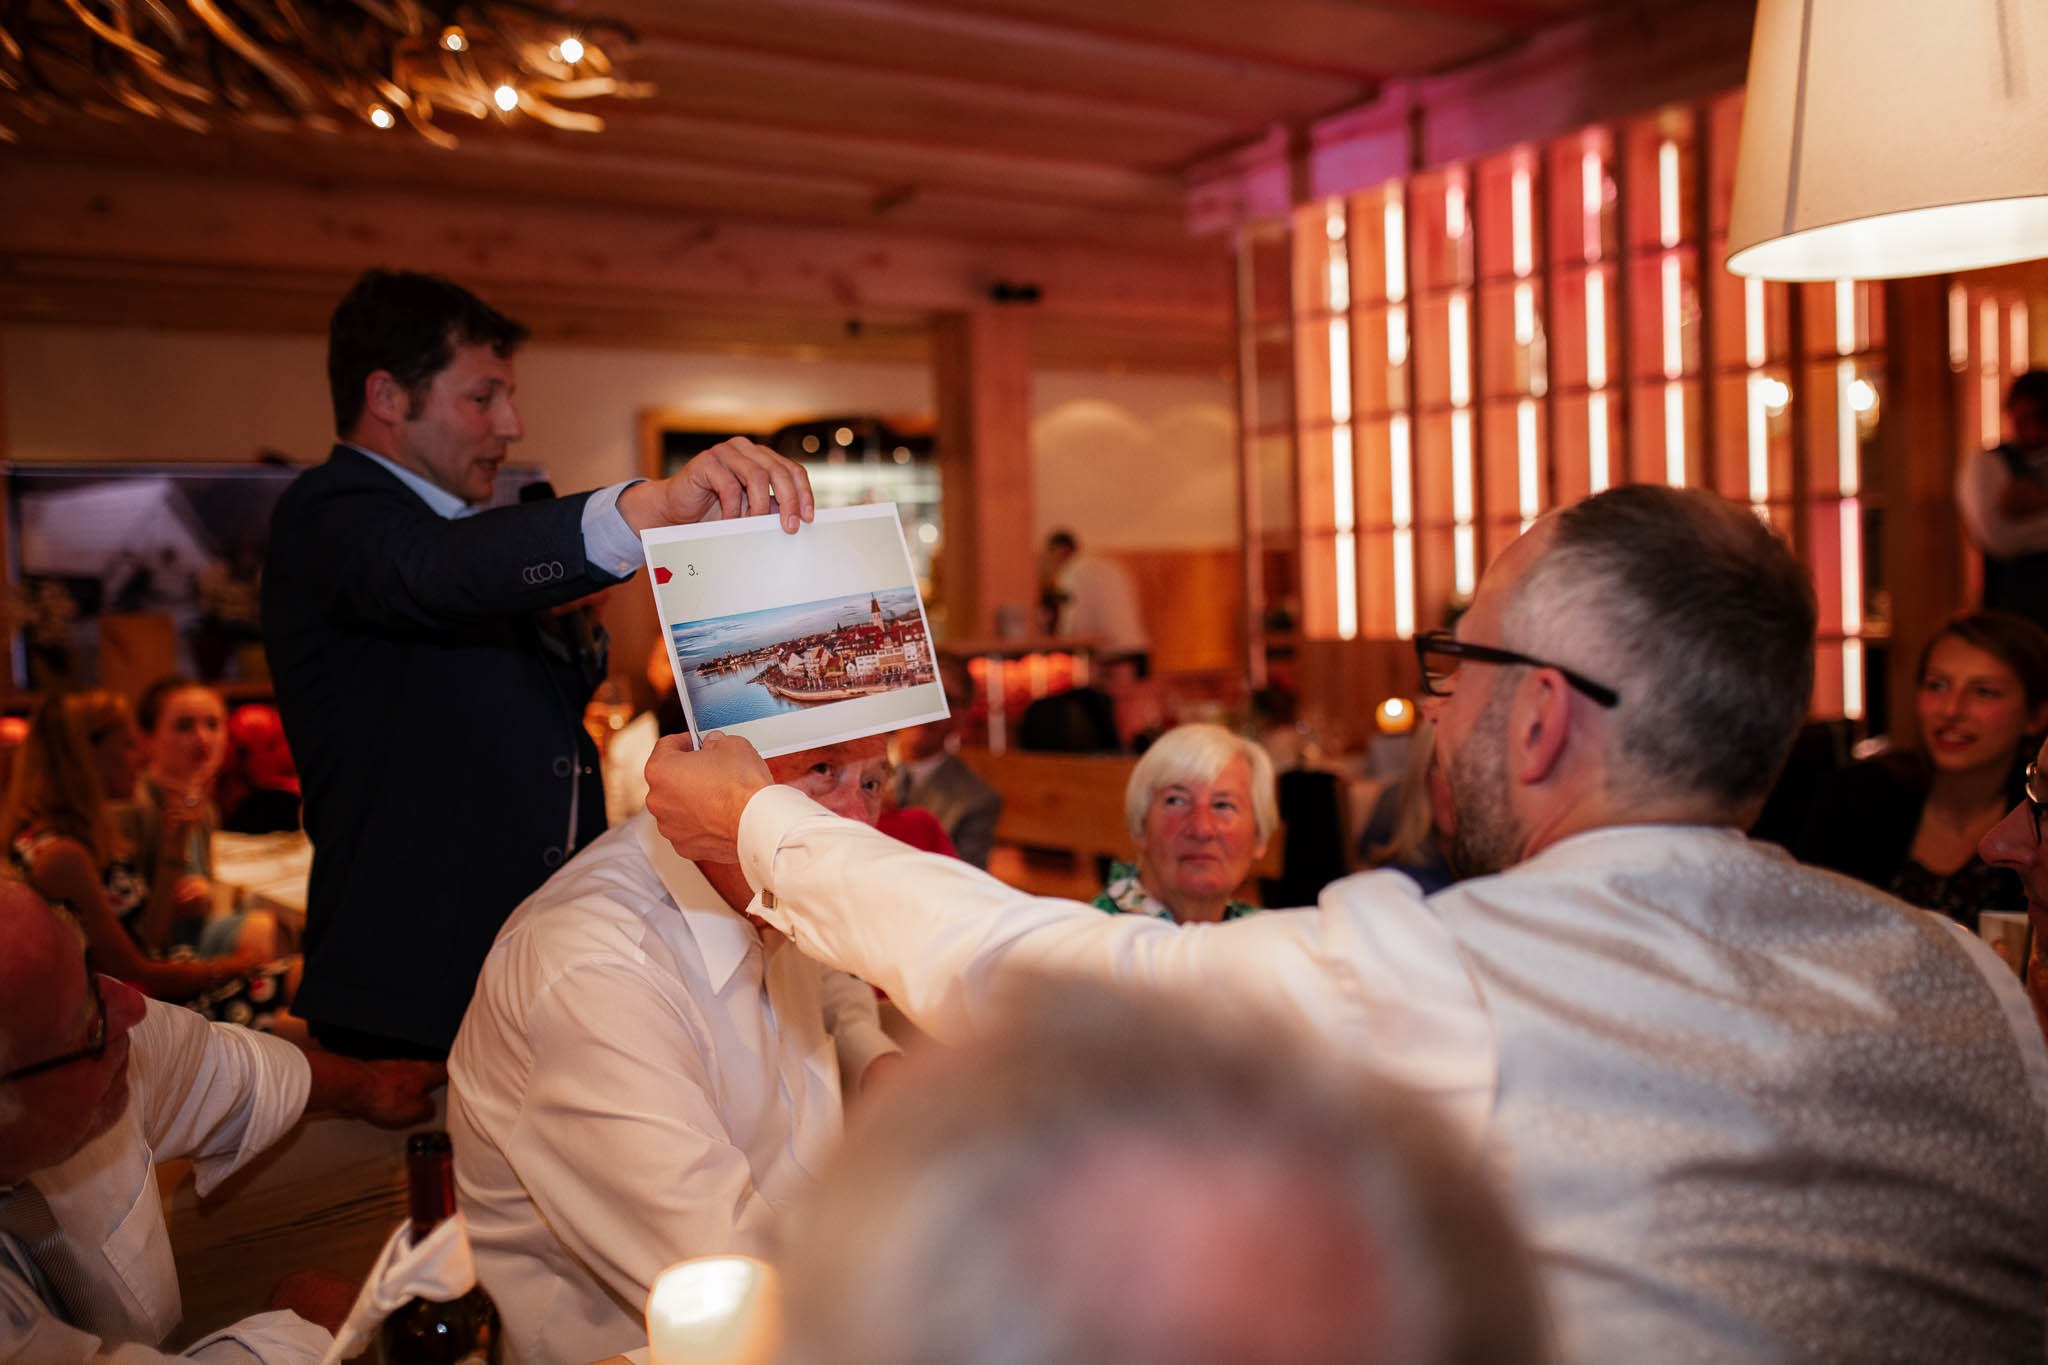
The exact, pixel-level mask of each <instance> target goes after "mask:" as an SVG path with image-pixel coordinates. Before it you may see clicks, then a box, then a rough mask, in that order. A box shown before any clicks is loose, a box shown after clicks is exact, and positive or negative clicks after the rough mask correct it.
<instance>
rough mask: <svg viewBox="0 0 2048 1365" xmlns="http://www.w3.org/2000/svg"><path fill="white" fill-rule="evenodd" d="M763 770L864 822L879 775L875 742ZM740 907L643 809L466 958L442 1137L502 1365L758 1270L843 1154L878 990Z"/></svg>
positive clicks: (559, 1352)
mask: <svg viewBox="0 0 2048 1365" xmlns="http://www.w3.org/2000/svg"><path fill="white" fill-rule="evenodd" d="M769 770H770V771H771V772H772V773H773V774H774V775H775V778H776V780H778V781H782V782H786V783H788V784H789V785H790V786H791V787H793V788H794V789H796V790H798V791H801V792H804V793H805V794H806V795H808V796H810V797H812V798H814V799H816V800H817V801H818V802H820V803H821V804H823V805H824V806H825V808H826V809H828V810H831V811H834V812H835V813H838V814H841V815H844V816H847V817H849V818H851V819H854V820H859V821H861V822H863V823H867V824H872V823H873V821H874V819H875V816H876V813H877V811H878V810H879V807H880V801H881V795H882V791H883V787H884V784H885V782H886V776H887V760H886V758H885V756H884V749H883V743H882V740H881V739H880V738H873V739H864V740H854V741H850V742H848V743H844V744H837V745H832V746H829V747H827V748H823V749H812V750H807V751H805V752H802V753H795V754H786V755H784V756H782V757H780V758H777V759H774V760H772V761H771V763H770V765H769ZM751 896H752V893H751V892H750V891H749V890H748V889H747V883H746V878H745V877H744V876H743V875H741V873H740V870H739V868H737V867H735V866H733V865H732V864H730V863H725V864H718V863H695V864H693V863H691V862H688V861H686V860H685V859H683V858H680V857H678V856H677V855H676V853H675V850H673V849H672V848H670V847H669V846H668V844H667V843H665V842H664V841H663V840H662V838H661V836H660V835H659V834H658V833H656V831H655V828H654V822H653V820H652V819H650V818H649V817H648V816H647V815H645V814H644V813H643V814H640V815H636V816H634V817H633V818H632V819H630V820H628V821H626V822H625V823H624V824H622V825H619V826H617V827H616V828H614V829H612V830H611V831H609V832H608V833H606V834H605V835H604V836H603V837H602V838H600V839H598V840H596V841H595V842H593V843H592V844H591V845H590V846H589V848H587V849H585V850H584V851H583V852H582V853H580V854H578V855H577V857H576V858H575V859H574V860H572V861H571V862H569V863H568V864H567V865H565V866H564V867H563V868H562V869H561V871H559V872H557V873H556V874H555V875H554V876H553V877H551V878H549V879H548V881H547V882H546V883H545V884H543V885H542V886H541V888H540V890H538V891H536V892H535V893H534V894H533V895H532V896H530V897H528V898H527V900H526V902H525V903H524V904H522V905H521V906H520V907H519V908H518V909H517V910H516V911H514V912H513V915H512V918H511V919H510V920H508V921H507V922H506V924H505V928H504V930H503V931H502V932H501V933H500V934H499V935H498V941H497V942H496V943H495V944H494V945H493V946H492V948H491V952H490V956H489V957H487V958H486V959H485V961H484V969H483V975H482V977H481V978H480V979H479V980H478V982H477V988H476V996H475V998H474V1000H472V1001H471V1003H470V1007H469V1012H468V1014H467V1015H466V1016H465V1017H464V1018H463V1021H462V1029H461V1032H460V1033H459V1034H458V1035H457V1036H456V1040H455V1050H454V1052H453V1053H452V1054H451V1055H450V1057H449V1062H448V1071H449V1077H450V1083H449V1101H448V1127H449V1131H450V1133H451V1135H452V1136H453V1138H454V1142H455V1178H456V1189H457V1197H458V1200H459V1202H460V1204H461V1207H462V1211H463V1213H464V1215H465V1217H466V1219H467V1221H468V1224H469V1235H470V1242H471V1244H472V1246H473V1247H474V1248H475V1251H476V1262H477V1276H478V1278H479V1279H480V1280H481V1281H482V1282H483V1285H484V1287H485V1288H486V1289H488V1290H489V1291H490V1293H491V1296H492V1297H493V1298H495V1299H496V1300H497V1302H498V1308H499V1310H500V1312H502V1313H503V1314H504V1319H505V1347H506V1359H507V1360H508V1361H512V1362H517V1365H540V1363H542V1362H545V1363H546V1365H583V1363H584V1362H587V1361H592V1360H598V1359H602V1358H603V1357H605V1356H609V1355H613V1354H616V1353H618V1352H620V1351H624V1350H627V1349H629V1348H631V1347H634V1346H638V1345H642V1344H644V1342H645V1340H646V1336H645V1328H644V1325H643V1324H644V1320H643V1316H642V1314H643V1310H644V1308H645V1305H646V1301H647V1291H648V1288H649V1286H650V1285H652V1283H653V1281H654V1277H655V1276H656V1275H657V1274H659V1273H660V1272H661V1271H662V1270H663V1269H664V1268H665V1267H667V1266H668V1265H669V1264H671V1263H672V1262H675V1261H679V1260H683V1259H685V1258H686V1257H691V1256H703V1255H709V1254H712V1253H715V1252H728V1251H730V1252H740V1253H744V1254H750V1255H771V1254H772V1253H773V1250H774V1245H775V1231H776V1226H775V1225H776V1222H777V1219H778V1216H779V1214H780V1212H781V1210H782V1209H783V1208H784V1207H785V1206H786V1205H788V1204H789V1203H790V1202H791V1201H793V1200H795V1199H797V1198H799V1197H801V1196H802V1195H803V1193H804V1192H805V1191H806V1190H807V1189H808V1188H809V1186H810V1185H811V1183H812V1181H813V1179H814V1178H815V1177H816V1175H817V1171H818V1167H819V1163H820V1162H821V1160H822V1159H823V1158H824V1157H825V1155H826V1154H827V1153H828V1152H829V1151H831V1149H832V1148H833V1146H834V1145H835V1143H836V1142H837V1140H838V1137H839V1132H840V1071H841V1067H842V1066H843V1067H844V1068H845V1071H846V1074H848V1075H849V1076H853V1077H859V1078H861V1079H862V1081H863V1083H865V1082H866V1081H867V1080H869V1079H870V1078H871V1077H872V1075H873V1074H874V1073H873V1071H872V1068H873V1067H874V1065H875V1064H876V1063H877V1062H878V1061H880V1060H882V1059H884V1058H887V1057H892V1056H893V1054H894V1052H895V1045H894V1044H893V1043H891V1042H890V1041H889V1039H888V1038H887V1036H886V1035H885V1034H883V1032H882V1031H881V1028H880V1025H879V1024H878V1023H877V1020H876V1012H875V997H874V992H873V991H872V990H870V989H869V988H868V987H867V986H866V985H864V984H862V983H861V982H859V981H857V980H855V979H854V978H852V977H850V976H847V975H845V974H844V973H841V972H833V971H827V970H825V969H823V968H820V967H819V966H818V965H817V964H816V963H815V962H813V961H812V960H811V959H809V958H806V957H804V956H803V955H802V954H800V953H799V952H798V951H797V950H796V949H795V948H794V947H792V946H791V945H790V943H789V941H788V940H787V939H786V938H784V937H783V936H782V935H781V934H779V933H777V932H775V931H774V930H772V929H764V928H762V927H760V925H759V922H758V921H756V920H755V919H753V917H752V916H750V915H748V914H747V913H746V911H747V909H748V901H749V899H750V898H751ZM835 1044H836V1049H835Z"/></svg>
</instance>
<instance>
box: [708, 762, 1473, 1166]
mask: <svg viewBox="0 0 2048 1365" xmlns="http://www.w3.org/2000/svg"><path fill="white" fill-rule="evenodd" d="M739 849H740V862H741V866H742V867H743V868H744V870H745V872H746V875H747V879H748V881H749V882H750V883H751V884H752V885H753V886H755V887H756V888H762V889H766V890H768V891H770V892H772V893H773V894H772V900H773V904H770V903H769V902H770V899H771V898H770V897H768V896H764V897H762V898H761V900H760V902H759V904H758V907H757V910H756V913H759V914H760V915H761V916H762V917H763V918H765V919H767V920H769V921H770V922H771V923H774V924H776V925H777V926H778V927H782V928H784V930H785V932H787V933H789V934H790V935H791V937H792V938H793V939H794V941H795V942H796V943H797V945H798V946H799V947H801V948H802V949H803V950H804V951H805V952H806V953H808V954H810V955H812V956H814V957H816V958H817V959H818V960H819V961H821V962H825V963H829V964H830V965H832V966H835V967H838V968H841V969H842V970H845V971H849V972H853V973H854V974H856V975H858V976H861V977H865V978H866V979H867V980H869V981H872V982H874V983H875V984H876V985H878V986H880V987H882V989H884V990H885V991H887V992H888V993H889V996H890V998H891V999H893V1000H894V1001H895V1002H896V1004H897V1005H898V1006H899V1007H900V1008H901V1009H902V1010H903V1012H904V1013H905V1014H907V1015H909V1016H910V1018H911V1019H912V1020H913V1021H914V1022H915V1023H917V1024H918V1025H919V1026H920V1027H922V1028H924V1029H925V1030H926V1031H928V1032H930V1033H931V1034H933V1035H934V1036H935V1037H937V1038H939V1039H941V1040H942V1041H943V1040H947V1039H952V1038H958V1037H960V1036H962V1035H963V1034H965V1033H968V1032H971V1031H973V1030H974V1029H976V1028H977V1027H979V1026H980V1025H981V1024H982V1023H983V1022H984V1018H985V1016H986V1015H987V1013H988V1012H989V1011H990V1010H991V1008H992V1007H994V1006H995V1005H996V1004H998V1003H999V1001H1000V996H1001V994H1002V987H1003V984H1004V980H1005V978H1006V977H1007V976H1009V975H1011V974H1014V973H1020V972H1021V973H1043V972H1051V973H1056V974H1060V975H1079V976H1085V977H1094V978H1097V979H1101V980H1106V981H1122V982H1134V983H1144V984H1147V985H1152V986H1158V987H1163V988H1166V989H1179V990H1187V991H1190V992H1194V993H1197V994H1200V995H1202V996H1204V997H1206V998H1212V999H1215V1000H1217V1001H1219V1002H1224V1003H1227V1004H1229V1005H1232V1006H1236V1007H1246V1006H1249V1007H1251V1008H1254V1009H1258V1010H1261V1011H1263V1012H1265V1013H1267V1014H1270V1015H1273V1016H1276V1017H1278V1018H1280V1019H1282V1020H1284V1021H1288V1022H1292V1023H1294V1024H1297V1025H1299V1026H1301V1027H1304V1028H1305V1029H1307V1030H1309V1031H1311V1032H1313V1033H1315V1034H1316V1035H1317V1036H1319V1037H1321V1038H1323V1039H1324V1040H1326V1041H1328V1042H1332V1043H1334V1044H1336V1045H1338V1046H1339V1047H1341V1048H1343V1049H1344V1050H1345V1051H1346V1053H1347V1055H1351V1056H1353V1057H1355V1058H1357V1059H1358V1060H1359V1061H1360V1062H1362V1063H1365V1064H1369V1065H1372V1066H1374V1067H1375V1068H1377V1069H1379V1070H1381V1071H1384V1072H1386V1073H1388V1074H1390V1075H1393V1076H1396V1077H1398V1078H1399V1079H1401V1080H1404V1081H1406V1082H1408V1083H1410V1084H1412V1085H1416V1086H1418V1087H1420V1088H1422V1089H1425V1090H1428V1091H1430V1092H1432V1093H1434V1094H1436V1095H1437V1096H1438V1098H1439V1099H1440V1100H1441V1101H1442V1102H1443V1103H1445V1104H1446V1105H1447V1106H1448V1107H1450V1108H1451V1109H1452V1110H1453V1111H1454V1113H1455V1114H1456V1116H1457V1117H1458V1118H1459V1119H1460V1120H1461V1121H1463V1122H1464V1123H1466V1124H1467V1125H1468V1131H1476V1125H1477V1124H1478V1123H1479V1122H1483V1119H1484V1115H1485V1113H1486V1112H1487V1110H1488V1108H1489V1107H1490V1104H1491V1097H1492V1087H1493V1080H1494V1074H1495V1066H1496V1061H1497V1054H1496V1051H1495V1045H1494V1041H1493V1033H1492V1025H1491V1021H1490V1020H1489V1018H1488V1016H1487V1014H1486V1010H1485V1007H1484V1005H1483V1003H1482V1002H1481V1001H1480V999H1479V996H1478V992H1477V988H1476V987H1475V986H1474V985H1473V983H1472V981H1471V978H1470V975H1469V974H1468V972H1467V971H1466V969H1465V966H1464V961H1463V958H1462V956H1461V955H1460V953H1459V952H1458V949H1457V945H1456V943H1455V941H1454V940H1453V938H1452V937H1451V935H1450V932H1449V930H1448V929H1447V928H1446V927H1445V926H1444V925H1443V923H1442V922H1441V921H1440V920H1439V919H1438V918H1437V917H1436V916H1435V914H1434V913H1432V912H1431V911H1430V909H1429V908H1428V906H1427V905H1426V904H1425V903H1424V902H1423V900H1422V898H1421V896H1420V894H1419V893H1418V892H1416V891H1415V889H1414V883H1413V882H1411V881H1409V880H1408V879H1407V878H1406V877H1403V876H1401V875H1400V874H1398V873H1372V874H1366V875H1365V876H1362V877H1355V878H1350V879H1347V880H1346V881H1345V882H1342V883H1339V884H1338V887H1337V888H1333V890H1332V891H1326V892H1325V893H1324V903H1323V905H1322V907H1321V908H1320V909H1315V910H1279V911H1269V912H1267V913H1265V914H1260V915H1252V916H1248V917H1246V918H1244V919H1239V920H1233V921H1231V922H1229V923H1225V924H1213V925H1186V926H1182V925H1176V924H1173V923H1170V922H1168V921H1165V920H1157V919H1152V918H1149V917H1147V916H1142V915H1108V914H1104V913H1103V912H1102V911H1100V910H1097V909H1095V908H1094V907H1092V906H1087V905H1082V904H1080V903H1079V902H1076V901H1063V900H1052V899H1045V898H1037V897H1031V896H1027V895H1025V894H1024V893H1022V892H1020V891H1017V890H1015V889H1013V888H1011V887H1008V886H1005V885H1004V884H1003V883H1001V882H999V881H997V880H996V879H995V878H993V877H990V876H989V875H988V874H986V873H984V872H981V871H979V870H978V869H976V868H973V867H970V866H968V865H967V864H965V863H963V862H961V861H959V860H958V859H956V858H944V857H940V856H937V855H935V854H927V853H920V852H918V851H917V850H915V849H913V848H910V847H908V846H907V845H904V844H901V843H898V842H897V841H896V840H894V839H891V838H889V837H888V836H886V835H883V834H879V833H877V832H875V831H874V830H871V829H869V828H868V827H867V826H865V825H862V824H859V823H857V822H855V821H852V820H843V819H840V818H839V817H837V816H834V815H832V814H830V813H828V812H827V811H825V810H824V808H823V807H821V806H819V805H817V804H816V803H815V802H813V801H811V800H810V799H809V798H808V797H806V796H804V795H803V794H802V793H801V792H798V791H796V790H794V789H793V788H789V787H768V788H765V789H763V790H762V791H761V792H760V793H758V794H756V795H755V796H754V797H753V799H752V800H751V801H750V802H749V803H748V805H747V809H746V812H745V814H744V815H743V816H742V818H741V821H740V839H739ZM1333 892H1334V894H1333Z"/></svg>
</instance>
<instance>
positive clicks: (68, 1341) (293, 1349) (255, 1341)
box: [0, 1266, 333, 1365]
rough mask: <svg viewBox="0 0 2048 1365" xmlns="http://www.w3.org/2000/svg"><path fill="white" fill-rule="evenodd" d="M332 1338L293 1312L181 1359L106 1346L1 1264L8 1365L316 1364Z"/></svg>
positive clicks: (223, 1336) (0, 1305)
mask: <svg viewBox="0 0 2048 1365" xmlns="http://www.w3.org/2000/svg"><path fill="white" fill-rule="evenodd" d="M332 1340H333V1337H332V1336H330V1335H329V1334H328V1331H327V1329H326V1328H325V1327H319V1326H316V1325H315V1324H313V1323H310V1322H308V1321H306V1320H305V1319H304V1318H302V1317H300V1316H299V1315H298V1314H297V1313H289V1312H273V1313H258V1314H256V1315H255V1316H253V1317H248V1318H244V1319H242V1320H241V1321H240V1322H238V1323H236V1324H235V1325H234V1326H232V1327H229V1328H226V1329H224V1330H222V1331H219V1332H215V1333H213V1334H212V1335H211V1336H208V1337H204V1338H202V1339H200V1340H199V1341H196V1342H194V1343H193V1344H192V1345H191V1346H190V1347H189V1348H188V1349H187V1350H186V1351H185V1352H184V1353H183V1354H182V1355H179V1354H175V1353H172V1352H169V1351H159V1350H157V1349H156V1348H155V1347H154V1346H149V1345H146V1344H144V1343H142V1342H135V1341H127V1342H118V1343H114V1344H111V1345H110V1344H108V1343H107V1342H105V1341H103V1340H101V1339H100V1338H99V1337H96V1336H94V1335H93V1334H92V1333H91V1332H87V1331H82V1330H81V1329H79V1328H76V1327H73V1326H72V1325H71V1324H69V1323H67V1322H65V1321H64V1320H63V1319H62V1318H59V1317H56V1316H54V1315H53V1314H51V1313H50V1312H49V1310H47V1309H46V1308H44V1307H43V1305H42V1303H41V1302H40V1301H39V1300H37V1299H36V1298H35V1297H34V1296H33V1295H32V1294H31V1293H30V1292H29V1291H28V1288H27V1286H26V1285H24V1284H22V1283H21V1282H20V1281H19V1280H18V1279H16V1278H15V1277H14V1276H13V1275H12V1274H10V1273H8V1270H7V1268H6V1267H5V1266H0V1360H4V1361H6V1362H7V1363H8V1365H174V1362H180V1361H194V1360H198V1361H205V1362H207V1363H208V1365H319V1361H320V1357H321V1356H322V1355H324V1354H325V1353H326V1351H327V1346H328V1343H329V1342H330V1341H332Z"/></svg>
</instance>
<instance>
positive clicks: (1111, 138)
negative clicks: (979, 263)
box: [632, 40, 1240, 169]
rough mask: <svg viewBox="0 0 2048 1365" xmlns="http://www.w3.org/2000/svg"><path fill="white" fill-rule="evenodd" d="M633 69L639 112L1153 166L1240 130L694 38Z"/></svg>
mask: <svg viewBox="0 0 2048 1365" xmlns="http://www.w3.org/2000/svg"><path fill="white" fill-rule="evenodd" d="M632 71H633V76H634V79H636V80H645V81H650V82H652V83H653V84H654V87H655V90H656V93H655V95H654V97H653V98H652V99H650V100H648V101H646V102H645V104H644V106H643V107H645V108H647V109H650V110H653V111H658V112H663V113H678V114H689V115H695V116H699V117H709V118H720V119H737V120H742V121H745V122H749V123H754V124H758V125H761V126H763V127H768V128H792V129H798V130H810V131H818V132H831V131H837V130H852V131H855V132H859V133H863V134H867V135H870V136H879V137H889V138H900V139H906V140H910V141H916V142H923V143H930V144H935V145H941V146H955V147H967V148H980V149H984V150H994V151H998V152H1008V153H1021V154H1024V155H1028V156H1045V157H1053V158H1058V159H1066V160H1076V161H1083V160H1095V161H1110V162H1121V163H1127V164H1131V165H1137V166H1149V167H1152V168H1155V169H1166V168H1171V167H1177V166H1179V165H1181V164H1183V163H1184V162H1186V161H1187V160H1189V159H1190V158H1191V157H1192V156H1193V155H1195V154H1196V153H1198V152H1200V151H1202V150H1204V149H1206V148H1208V147H1209V146H1211V145H1213V144H1214V143H1215V142H1217V141H1218V140H1222V139H1228V138H1229V137H1230V136H1231V135H1232V134H1233V132H1234V131H1235V130H1236V129H1237V128H1238V127H1239V126H1240V125H1239V124H1238V123H1236V122H1235V121H1233V120H1231V119H1229V118H1224V117H1219V116H1216V115H1211V114H1199V113H1191V112H1185V111H1174V110H1163V109H1152V108H1142V107H1136V106H1132V105H1127V104H1120V103H1117V102H1115V101H1112V100H1105V99H1097V98H1092V97H1084V96H1081V95H1073V94H1063V93H1058V92H1051V91H1043V90H1034V89H1025V88H1018V87H1013V86H993V85H989V84H986V83H984V82H980V81H974V80H969V79H965V78H962V77H958V76H947V75H906V74H902V73H898V72H881V71H871V70H866V69H862V68H854V67H847V66H844V65H840V64H836V63H833V62H831V61H828V60H823V59H815V58H808V57H786V56H780V55H774V54H765V53H758V52H745V51H740V50H732V49H714V48H711V47H709V46H706V45H702V44H697V43H673V44H671V43H665V42H662V41H659V40H651V41H649V42H647V43H644V44H643V45H642V46H641V48H640V49H638V50H636V51H635V52H634V54H633V62H632Z"/></svg>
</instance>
